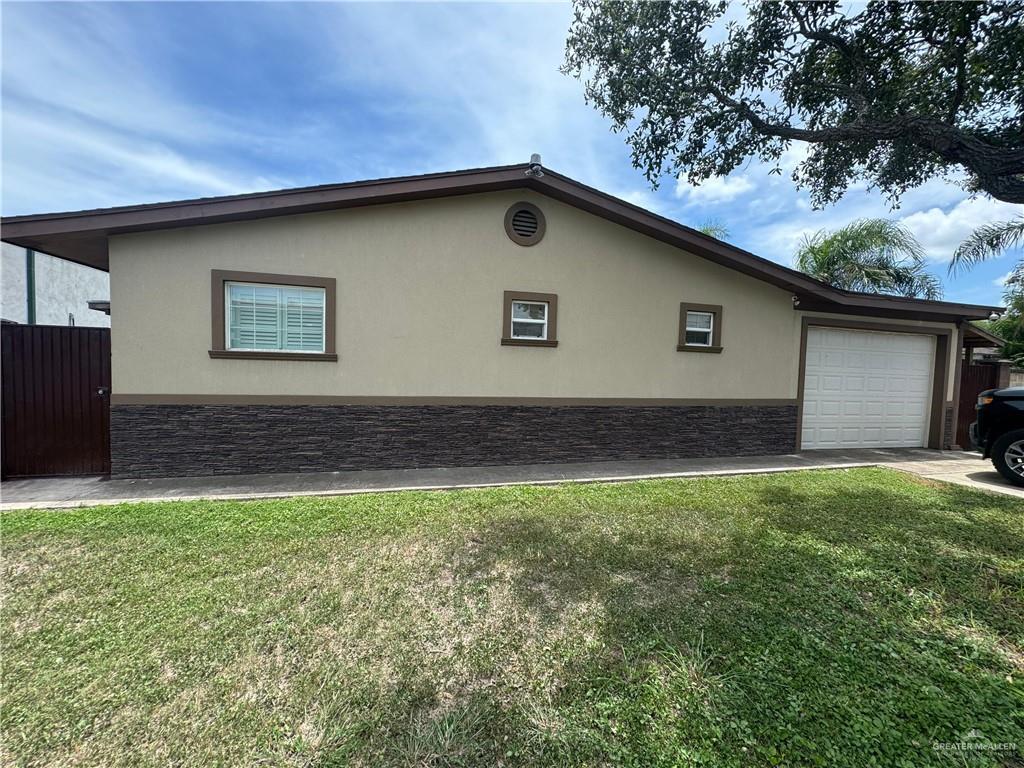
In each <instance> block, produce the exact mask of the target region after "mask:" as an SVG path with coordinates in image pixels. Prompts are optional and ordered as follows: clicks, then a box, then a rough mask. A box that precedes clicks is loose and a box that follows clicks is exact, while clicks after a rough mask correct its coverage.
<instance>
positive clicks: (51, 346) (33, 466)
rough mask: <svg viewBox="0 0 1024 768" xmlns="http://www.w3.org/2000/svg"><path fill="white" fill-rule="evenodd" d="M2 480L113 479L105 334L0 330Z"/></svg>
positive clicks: (88, 330) (16, 328)
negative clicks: (50, 477)
mask: <svg viewBox="0 0 1024 768" xmlns="http://www.w3.org/2000/svg"><path fill="white" fill-rule="evenodd" d="M0 388H2V390H3V392H2V397H3V400H2V407H3V428H2V438H3V444H2V446H0V453H2V457H3V461H2V464H3V467H2V469H3V477H5V478H7V477H30V476H33V475H100V474H107V473H109V472H110V329H109V328H71V327H61V326H49V325H3V326H2V327H0Z"/></svg>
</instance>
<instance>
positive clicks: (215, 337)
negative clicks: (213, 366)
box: [210, 269, 338, 363]
mask: <svg viewBox="0 0 1024 768" xmlns="http://www.w3.org/2000/svg"><path fill="white" fill-rule="evenodd" d="M210 275H211V306H212V312H211V315H212V318H213V322H212V339H211V343H210V357H212V358H214V359H235V360H312V361H319V362H325V363H333V362H336V361H337V359H338V354H337V349H336V348H335V333H334V330H335V303H336V299H337V280H335V279H334V278H333V277H310V276H309V275H275V274H270V273H267V272H233V271H230V270H226V269H214V270H211V271H210ZM226 282H238V283H267V284H268V285H297V286H301V287H303V288H323V289H324V351H323V352H277V351H269V350H268V351H263V350H245V351H243V350H234V349H226V348H225V344H224V335H225V334H224V322H225V317H226V315H225V308H224V283H226Z"/></svg>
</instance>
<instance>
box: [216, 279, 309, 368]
mask: <svg viewBox="0 0 1024 768" xmlns="http://www.w3.org/2000/svg"><path fill="white" fill-rule="evenodd" d="M224 290H225V291H226V292H227V295H226V297H225V302H226V304H227V315H228V317H227V339H226V348H227V349H229V350H245V351H248V352H253V351H257V350H262V351H279V352H323V351H324V341H325V339H324V302H325V298H326V291H325V290H324V289H323V288H301V287H298V286H291V285H262V284H259V283H235V282H230V281H229V282H226V283H225V284H224Z"/></svg>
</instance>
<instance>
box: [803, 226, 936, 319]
mask: <svg viewBox="0 0 1024 768" xmlns="http://www.w3.org/2000/svg"><path fill="white" fill-rule="evenodd" d="M795 263H796V268H797V269H799V270H800V271H802V272H806V273H807V274H809V275H811V277H816V278H818V279H819V280H823V281H824V282H826V283H828V284H829V285H832V286H835V287H836V288H842V289H844V290H847V291H868V292H872V293H890V294H895V295H898V296H910V297H913V298H917V297H921V298H925V299H939V298H941V297H942V284H941V283H940V282H939V279H938V278H937V277H936V276H935V275H933V274H931V273H930V272H928V271H927V270H926V269H925V256H924V249H923V248H922V247H921V244H920V243H918V242H917V240H916V239H915V238H914V236H913V235H912V234H911V233H910V231H909V230H908V229H907V228H906V227H904V226H902V225H900V224H897V223H895V222H893V221H888V220H887V219H858V220H856V221H853V222H851V223H849V224H847V225H846V226H845V227H841V228H840V229H837V230H835V231H834V232H826V231H824V230H821V231H819V232H817V233H815V234H814V235H813V236H810V237H805V238H804V241H803V243H802V244H801V245H800V248H799V249H798V250H797V252H796V258H795Z"/></svg>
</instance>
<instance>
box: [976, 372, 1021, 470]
mask: <svg viewBox="0 0 1024 768" xmlns="http://www.w3.org/2000/svg"><path fill="white" fill-rule="evenodd" d="M977 409H978V420H977V421H976V422H974V423H973V424H971V442H973V443H974V445H975V446H976V447H977V448H979V449H980V450H981V453H982V456H984V457H985V458H986V459H988V458H991V459H992V463H993V464H994V465H995V468H996V469H997V470H999V474H1001V475H1002V476H1003V477H1005V478H1006V479H1007V480H1009V481H1010V482H1011V483H1013V484H1014V485H1021V486H1024V387H1010V388H1009V389H986V390H985V391H984V392H982V393H981V394H979V395H978V405H977Z"/></svg>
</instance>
